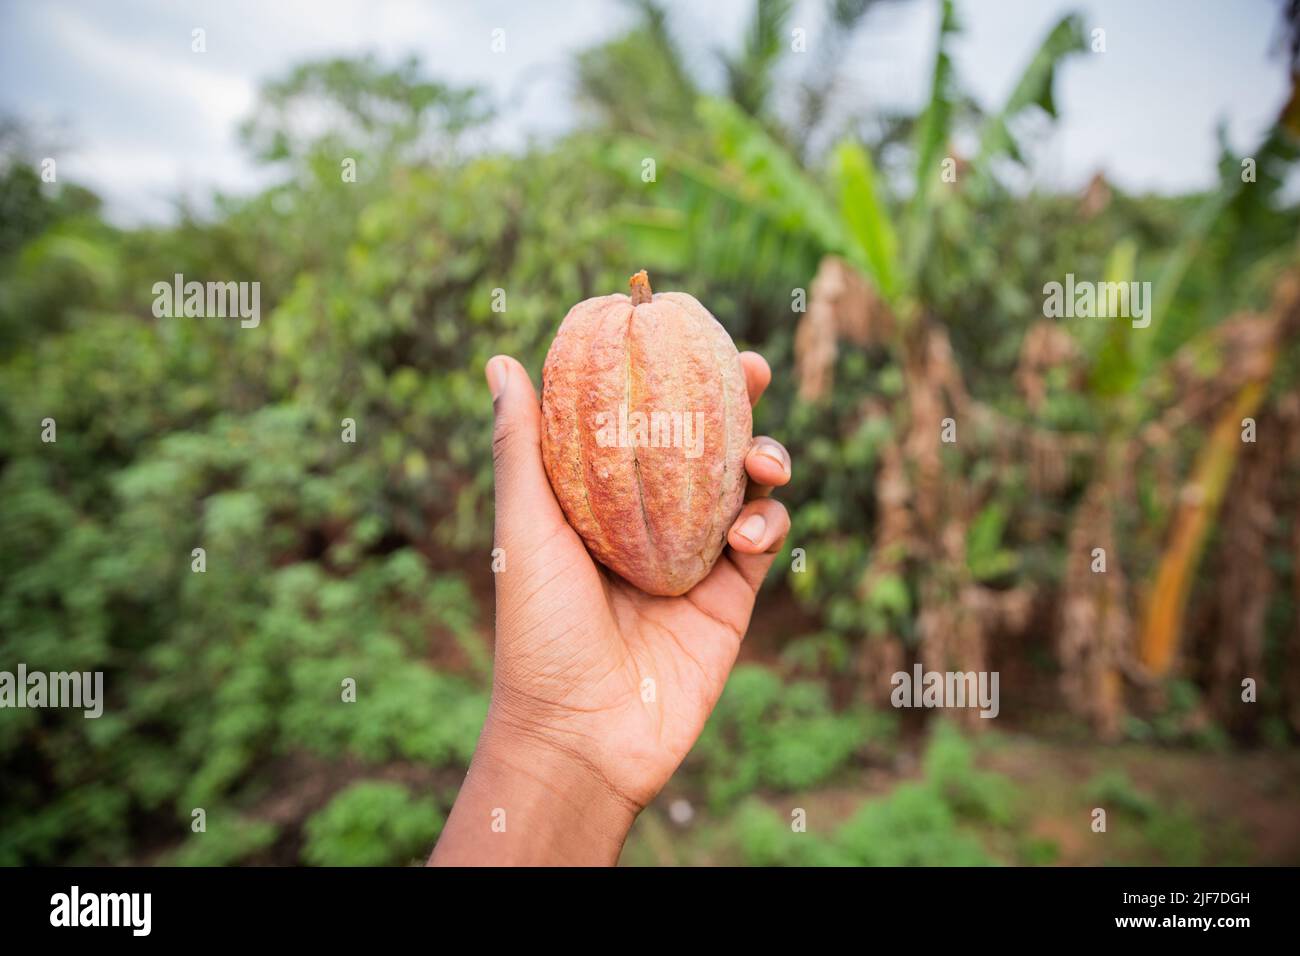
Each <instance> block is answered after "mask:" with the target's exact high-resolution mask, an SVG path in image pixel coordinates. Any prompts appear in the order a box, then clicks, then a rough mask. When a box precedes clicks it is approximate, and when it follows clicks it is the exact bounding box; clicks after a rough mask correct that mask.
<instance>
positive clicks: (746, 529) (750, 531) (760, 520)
mask: <svg viewBox="0 0 1300 956" xmlns="http://www.w3.org/2000/svg"><path fill="white" fill-rule="evenodd" d="M766 527H767V520H766V519H765V518H764V517H763V516H762V515H759V514H753V515H750V516H749V517H748V518H746V519H745V520H744V521H743V522H742V523H741V524H740V526H739V527H738V528H736V534H738V535H740V536H741V537H742V538H744V539H745V540H747V541H751V542H753V543H754V544H758V542H759V541H760V540H762V537H763V530H764V529H765V528H766Z"/></svg>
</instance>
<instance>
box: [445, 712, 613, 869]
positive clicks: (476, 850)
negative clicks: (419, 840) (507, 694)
mask: <svg viewBox="0 0 1300 956" xmlns="http://www.w3.org/2000/svg"><path fill="white" fill-rule="evenodd" d="M635 819H636V808H634V807H633V806H632V805H631V804H629V803H628V802H627V801H625V800H622V799H620V798H618V797H617V796H616V795H614V794H612V793H611V792H610V790H609V788H608V787H605V786H603V785H602V784H601V782H600V780H599V778H598V777H597V776H596V775H595V774H594V773H593V772H592V771H591V770H589V769H587V768H585V767H583V766H582V765H581V763H580V762H579V761H576V760H575V759H573V758H572V757H570V756H568V755H566V754H564V753H563V752H562V751H559V750H556V749H554V748H553V747H550V746H548V745H546V744H542V743H538V742H535V741H533V740H530V739H528V738H527V737H526V736H524V735H520V734H517V733H511V732H509V731H508V730H506V729H505V728H503V727H500V726H498V725H496V724H495V723H494V721H493V719H492V717H491V716H489V718H488V722H487V726H485V727H484V730H483V734H482V736H481V737H480V738H479V744H478V749H477V750H476V751H475V753H474V760H473V762H472V763H471V764H470V770H469V773H468V774H467V775H466V777H465V783H464V784H463V785H462V786H461V789H460V793H459V794H458V795H457V797H456V802H455V805H454V806H453V807H452V811H451V815H450V816H449V817H448V818H447V823H446V826H445V827H444V828H443V832H442V836H441V838H440V839H439V840H438V845H437V846H436V847H435V848H434V851H433V854H432V856H431V857H430V858H429V865H430V866H612V865H614V864H615V863H617V862H618V855H619V853H620V851H621V850H622V848H623V841H624V839H625V838H626V837H627V833H628V831H629V830H630V829H631V827H632V823H633V821H634V820H635Z"/></svg>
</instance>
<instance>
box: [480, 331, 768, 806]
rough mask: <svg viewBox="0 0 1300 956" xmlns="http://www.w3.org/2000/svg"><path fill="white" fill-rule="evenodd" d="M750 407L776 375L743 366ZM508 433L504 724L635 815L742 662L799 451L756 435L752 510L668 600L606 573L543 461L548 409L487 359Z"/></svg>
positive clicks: (502, 437)
mask: <svg viewBox="0 0 1300 956" xmlns="http://www.w3.org/2000/svg"><path fill="white" fill-rule="evenodd" d="M741 362H742V365H743V366H744V369H745V376H746V381H747V384H748V387H749V398H750V402H751V404H752V403H755V402H757V401H758V398H759V396H760V395H761V394H762V393H763V390H764V389H765V388H766V387H767V384H768V381H769V380H770V378H771V372H770V370H769V368H768V366H767V363H766V362H765V361H764V360H763V358H762V357H761V356H759V355H757V354H755V353H752V352H746V353H744V354H743V355H742V356H741ZM488 375H489V381H490V382H491V383H492V385H493V393H494V395H495V405H496V427H495V432H494V436H493V451H494V456H493V457H494V462H495V467H496V546H497V547H498V548H500V549H502V550H501V551H500V552H499V554H500V556H501V557H502V558H503V559H504V566H503V567H501V570H500V572H499V574H498V575H497V584H496V609H497V627H496V642H497V643H496V669H495V684H494V688H493V703H492V708H493V720H494V721H496V722H497V723H498V724H501V725H504V726H508V727H510V728H512V729H513V730H514V731H517V732H521V733H526V734H529V735H530V736H533V737H535V738H538V739H539V740H540V741H542V742H544V743H546V744H547V745H549V746H552V747H554V748H556V749H558V750H560V751H563V752H564V753H565V754H567V755H569V756H571V757H573V758H576V759H577V760H578V761H579V762H580V763H581V764H582V765H583V766H585V767H586V768H587V769H589V770H590V771H591V772H592V773H594V774H596V775H597V776H598V777H599V778H600V779H601V781H602V782H603V784H604V785H605V786H607V787H608V788H609V789H610V790H611V792H613V793H616V794H617V795H618V796H619V797H620V798H621V799H623V800H625V801H626V802H627V803H629V804H630V805H632V806H634V807H635V808H636V809H639V808H641V807H644V806H645V805H646V804H647V803H649V801H650V800H651V799H653V797H654V795H655V794H656V793H658V792H659V790H660V789H661V788H662V787H663V785H664V784H665V783H666V782H667V780H668V778H669V777H670V776H671V775H672V773H673V771H674V770H675V769H676V768H677V766H678V764H680V763H681V761H682V758H683V757H685V756H686V753H687V752H688V751H689V750H690V748H691V746H692V745H693V744H694V743H695V739H696V738H697V737H698V736H699V734H700V731H701V730H702V729H703V727H704V722H705V720H706V719H707V718H708V715H709V713H710V712H711V711H712V709H713V706H714V704H715V703H716V702H717V699H718V696H719V695H720V694H721V693H722V687H723V684H724V683H725V682H726V679H727V675H728V674H729V673H730V671H731V667H732V664H734V663H735V660H736V655H737V653H738V651H739V649H740V642H741V639H742V638H743V636H744V634H745V630H746V628H747V627H748V626H749V618H750V614H751V612H752V611H753V608H754V598H755V595H756V594H757V591H758V587H759V585H760V584H761V583H762V580H763V576H764V574H765V573H766V572H767V569H768V567H769V566H770V565H771V563H772V561H773V559H774V558H775V556H776V554H777V552H778V551H780V549H781V545H782V542H783V541H784V539H785V536H786V532H787V531H788V530H789V525H790V521H789V517H788V515H787V514H786V511H785V508H784V507H782V505H781V504H780V503H778V502H776V501H773V500H771V499H770V498H768V497H766V494H767V492H768V491H770V489H771V487H772V486H773V485H783V484H785V483H786V482H787V481H789V479H790V465H789V455H788V454H787V452H786V450H785V449H784V448H783V447H782V446H781V445H780V444H779V443H777V442H775V441H773V440H772V439H770V438H766V437H760V438H756V439H754V443H753V446H752V447H751V449H750V451H749V454H748V455H747V457H746V459H745V468H746V471H747V473H748V475H749V478H750V491H749V496H748V497H749V498H750V500H749V501H748V502H747V503H746V505H745V507H744V508H743V510H742V511H741V513H740V516H739V517H738V518H737V519H736V521H735V523H734V524H733V526H732V528H731V530H730V532H729V533H728V538H727V540H728V544H729V547H728V548H727V549H725V550H724V552H723V555H722V557H721V558H720V559H719V560H718V563H717V564H716V565H715V566H714V568H713V570H712V571H711V572H710V573H709V575H708V576H707V577H705V578H704V580H703V581H701V582H700V583H699V584H697V585H696V586H695V587H694V588H692V589H691V590H690V591H688V592H687V593H686V594H683V595H681V596H680V597H656V596H654V595H650V594H646V593H645V592H644V591H641V590H640V589H638V588H636V587H635V586H633V585H631V584H629V583H628V582H626V581H625V580H623V579H622V578H620V577H618V576H617V575H615V574H613V573H611V572H609V571H608V570H606V569H605V568H603V567H601V566H600V565H599V564H597V563H596V562H595V561H594V560H593V559H592V558H591V556H590V555H589V554H588V553H587V549H586V547H585V546H584V545H583V543H582V539H581V538H579V537H578V535H577V533H575V532H574V531H573V529H572V528H570V527H569V525H568V523H567V522H566V521H565V519H564V514H563V512H562V511H561V509H560V506H559V503H558V502H557V501H556V499H555V495H554V494H553V493H552V491H551V487H550V483H549V481H548V480H547V477H546V471H545V468H544V466H543V464H542V455H541V413H540V405H539V403H538V399H537V394H536V391H535V390H534V388H533V386H532V382H531V381H530V380H529V378H528V373H527V371H526V370H525V369H524V368H523V366H521V365H520V364H519V363H518V362H516V361H515V360H514V359H510V358H507V357H504V356H498V357H497V358H494V359H493V360H492V362H491V363H489V368H488Z"/></svg>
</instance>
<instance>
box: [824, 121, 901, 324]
mask: <svg viewBox="0 0 1300 956" xmlns="http://www.w3.org/2000/svg"><path fill="white" fill-rule="evenodd" d="M834 167H835V179H836V182H837V183H838V185H839V195H840V215H841V216H842V217H843V219H844V222H845V223H846V224H847V226H848V229H849V233H850V234H851V235H852V236H853V239H854V240H855V242H856V246H857V249H858V250H860V252H861V255H860V256H856V257H854V259H855V261H857V262H858V264H859V265H865V266H866V268H867V272H868V273H869V274H870V275H871V276H872V278H874V279H875V281H876V287H877V288H878V289H879V290H880V292H881V293H882V294H883V295H884V297H885V298H886V299H892V298H893V295H894V293H895V291H896V289H897V279H898V239H897V237H896V236H895V234H894V224H893V222H891V221H890V217H889V211H888V210H887V209H886V208H885V204H884V202H883V201H882V200H881V197H880V193H879V189H878V181H877V179H876V171H875V167H874V164H873V163H872V161H871V154H870V153H869V152H867V151H866V150H865V149H863V148H862V146H861V145H860V144H858V143H856V142H854V141H853V140H845V141H844V142H842V143H840V145H839V146H838V147H837V148H836V150H835V159H834Z"/></svg>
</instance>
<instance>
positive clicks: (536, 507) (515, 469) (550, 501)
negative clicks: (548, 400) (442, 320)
mask: <svg viewBox="0 0 1300 956" xmlns="http://www.w3.org/2000/svg"><path fill="white" fill-rule="evenodd" d="M484 371H485V373H486V375H487V381H488V388H489V389H490V390H491V392H492V409H493V413H494V419H495V420H494V423H493V426H492V467H493V471H494V473H495V483H496V537H497V545H498V546H500V547H510V546H511V544H514V545H518V544H521V543H523V542H525V541H527V540H528V539H527V537H526V536H527V535H529V534H534V533H537V532H538V531H541V533H543V534H549V533H550V529H551V528H553V526H554V522H556V521H560V522H562V521H563V520H564V516H563V514H562V513H561V512H560V506H559V504H558V503H557V502H556V500H555V495H554V493H552V491H551V483H550V481H549V480H548V479H547V477H546V469H545V467H543V465H542V412H541V407H540V406H539V404H538V401H537V392H536V391H534V389H533V383H532V380H531V379H530V378H529V377H528V370H527V369H525V368H524V367H523V366H522V365H520V364H519V362H517V361H516V360H515V359H513V358H511V357H510V356H508V355H496V356H493V357H492V358H491V359H489V360H488V363H487V367H486V369H485V370H484ZM507 540H509V542H510V544H507Z"/></svg>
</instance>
